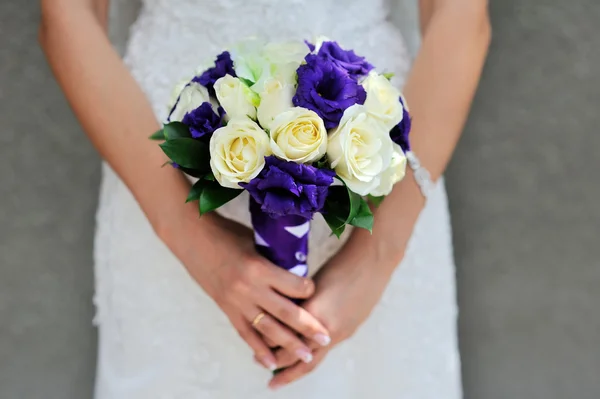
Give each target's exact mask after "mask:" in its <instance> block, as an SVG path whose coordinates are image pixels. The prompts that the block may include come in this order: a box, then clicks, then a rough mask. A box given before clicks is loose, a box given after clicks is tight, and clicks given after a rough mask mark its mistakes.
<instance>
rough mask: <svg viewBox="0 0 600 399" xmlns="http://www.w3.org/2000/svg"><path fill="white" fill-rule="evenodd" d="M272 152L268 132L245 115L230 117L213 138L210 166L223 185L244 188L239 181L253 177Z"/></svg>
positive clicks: (211, 140)
mask: <svg viewBox="0 0 600 399" xmlns="http://www.w3.org/2000/svg"><path fill="white" fill-rule="evenodd" d="M270 154H271V148H270V146H269V135H267V133H266V132H265V131H264V130H262V129H261V128H260V126H258V124H256V122H254V121H252V120H250V119H248V118H246V117H242V118H233V119H231V120H230V121H229V123H228V124H227V126H224V127H221V128H219V129H217V130H215V132H214V133H213V136H212V138H211V139H210V168H211V170H212V172H213V174H214V175H215V179H217V181H218V182H219V183H220V184H221V185H222V186H224V187H229V188H238V189H240V190H241V189H242V188H241V187H240V186H239V183H248V182H249V181H250V180H252V179H254V178H255V177H256V176H257V175H258V174H259V173H260V171H261V170H262V169H263V167H264V166H265V156H267V155H270Z"/></svg>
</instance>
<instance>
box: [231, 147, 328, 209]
mask: <svg viewBox="0 0 600 399" xmlns="http://www.w3.org/2000/svg"><path fill="white" fill-rule="evenodd" d="M265 162H266V163H265V167H264V169H263V170H262V171H261V172H260V174H259V175H258V176H257V177H255V178H254V179H252V180H251V181H250V183H240V186H242V187H244V188H245V189H246V190H248V192H249V193H250V195H251V196H252V198H253V199H254V200H255V201H256V202H257V203H258V204H259V205H260V206H261V210H262V211H263V212H265V213H267V214H269V215H270V216H271V217H274V218H276V217H279V216H286V215H298V216H302V217H305V218H307V219H310V218H312V216H313V214H315V213H316V212H319V211H320V210H322V209H323V206H324V205H325V199H326V198H327V193H328V190H329V186H330V185H331V184H332V183H333V177H334V176H335V172H334V171H332V170H329V169H318V168H315V167H314V166H311V165H307V164H298V163H295V162H289V161H284V160H281V159H278V158H276V157H275V156H273V155H271V156H268V157H265Z"/></svg>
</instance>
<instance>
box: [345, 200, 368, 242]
mask: <svg viewBox="0 0 600 399" xmlns="http://www.w3.org/2000/svg"><path fill="white" fill-rule="evenodd" d="M348 223H349V224H351V225H352V226H355V227H359V228H361V229H366V230H369V231H370V232H371V233H372V232H373V212H371V208H369V204H368V203H367V201H365V199H364V198H362V197H361V199H360V205H359V208H358V212H356V215H354V217H353V218H352V220H351V221H350V222H348Z"/></svg>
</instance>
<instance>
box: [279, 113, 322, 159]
mask: <svg viewBox="0 0 600 399" xmlns="http://www.w3.org/2000/svg"><path fill="white" fill-rule="evenodd" d="M270 135H271V150H272V151H273V154H275V155H276V156H277V157H279V158H281V159H285V160H286V161H292V162H297V163H308V162H313V161H316V160H318V159H319V158H321V157H322V156H323V155H325V152H326V151H327V130H326V129H325V125H324V124H323V120H322V119H321V118H320V117H319V115H317V113H316V112H314V111H311V110H309V109H306V108H302V107H295V108H292V109H290V110H288V111H285V112H283V113H281V114H279V115H277V117H276V118H275V120H274V121H273V123H272V124H271V131H270Z"/></svg>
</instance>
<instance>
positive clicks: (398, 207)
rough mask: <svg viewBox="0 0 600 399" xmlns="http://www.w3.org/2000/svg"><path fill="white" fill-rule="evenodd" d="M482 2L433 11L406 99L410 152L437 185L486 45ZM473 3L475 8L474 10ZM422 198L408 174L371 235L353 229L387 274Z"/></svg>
mask: <svg viewBox="0 0 600 399" xmlns="http://www.w3.org/2000/svg"><path fill="white" fill-rule="evenodd" d="M482 3H484V2H482V1H469V0H466V1H452V2H444V3H443V4H441V5H439V6H438V7H436V8H434V9H433V10H432V11H431V19H430V20H429V21H426V26H427V28H426V30H425V33H424V38H423V41H422V45H421V50H420V52H419V54H418V55H417V58H416V60H415V63H414V65H413V69H412V72H411V73H410V75H409V77H408V80H407V83H406V86H405V88H404V94H405V96H406V100H407V103H408V104H409V107H410V114H411V116H412V121H413V124H412V132H411V134H410V139H411V146H412V150H413V151H414V152H415V153H416V154H417V155H418V156H419V158H420V160H421V163H422V164H423V165H424V166H425V167H426V168H427V169H428V170H429V171H430V172H431V175H432V178H433V179H434V180H436V179H437V178H439V177H440V175H441V174H442V173H443V171H444V170H445V168H446V166H447V164H448V161H449V160H450V157H451V155H452V153H453V151H454V148H455V146H456V143H457V141H458V139H459V137H460V134H461V132H462V129H463V126H464V123H465V120H466V118H467V115H468V111H469V108H470V105H471V102H472V99H473V95H474V93H475V90H476V88H477V84H478V81H479V77H480V74H481V70H482V68H483V64H484V60H485V56H486V54H487V48H488V45H489V40H490V26H489V22H488V18H487V10H486V8H485V4H483V6H482ZM474 4H476V6H475V5H474ZM424 203H425V201H424V198H423V197H422V195H421V192H420V190H419V187H418V186H417V184H416V182H415V180H414V176H413V175H412V171H410V170H408V171H407V176H406V177H405V178H404V180H403V181H401V182H400V183H398V184H397V185H396V186H395V187H394V190H393V191H392V193H391V194H390V195H389V196H388V197H387V198H386V199H385V201H383V203H382V204H381V205H380V206H379V208H377V209H376V210H375V211H374V213H375V223H374V229H373V234H372V235H370V234H369V233H368V232H367V231H364V230H363V231H361V230H356V231H355V232H354V234H353V236H352V238H351V242H352V241H354V242H356V241H358V243H357V245H352V246H353V247H356V248H360V247H362V248H365V245H364V244H365V243H369V245H367V246H366V247H369V248H372V251H373V254H372V255H373V256H374V257H375V259H378V260H380V261H378V262H377V263H378V264H381V265H382V267H384V268H387V269H388V271H389V272H390V273H391V270H393V268H394V267H395V265H397V263H398V261H399V260H400V259H401V258H402V257H403V255H404V249H405V246H406V243H407V242H408V239H409V238H410V236H411V234H412V230H413V226H414V224H415V223H416V220H417V218H418V216H419V213H420V212H421V210H422V208H423V206H424Z"/></svg>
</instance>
